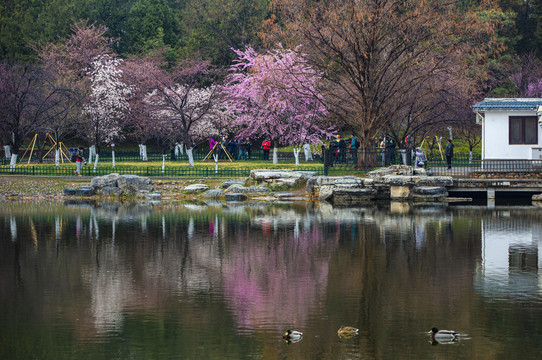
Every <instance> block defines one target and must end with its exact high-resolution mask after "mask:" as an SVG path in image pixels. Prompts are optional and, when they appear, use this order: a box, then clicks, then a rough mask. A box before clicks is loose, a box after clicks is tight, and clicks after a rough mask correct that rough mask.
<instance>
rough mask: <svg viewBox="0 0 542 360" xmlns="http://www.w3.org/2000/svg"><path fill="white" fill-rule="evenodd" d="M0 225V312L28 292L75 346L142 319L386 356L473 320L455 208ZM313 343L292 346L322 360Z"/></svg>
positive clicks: (475, 256)
mask: <svg viewBox="0 0 542 360" xmlns="http://www.w3.org/2000/svg"><path fill="white" fill-rule="evenodd" d="M433 210H434V209H433ZM0 216H1V217H3V219H4V220H3V221H0V234H2V237H3V239H4V240H2V241H1V243H0V244H1V250H2V254H10V255H9V256H6V255H3V257H4V258H5V259H4V260H5V261H3V262H2V265H0V266H1V268H2V270H7V269H10V270H9V271H2V272H1V274H0V279H2V283H3V284H10V286H8V287H6V291H5V292H2V293H1V294H0V300H1V301H2V303H5V302H6V301H7V300H6V299H7V297H9V296H14V294H15V296H16V294H17V293H18V292H20V291H21V290H20V289H24V291H25V292H26V293H36V292H37V295H36V296H35V297H33V298H32V299H29V298H26V297H25V301H27V302H31V303H30V304H28V305H29V308H30V309H33V311H34V312H36V313H39V314H41V315H40V316H45V317H47V316H51V317H54V316H59V312H61V314H62V315H61V316H63V317H66V318H67V319H69V320H70V321H71V323H72V324H73V327H74V328H75V329H76V333H79V336H80V337H82V338H85V337H89V336H90V337H92V336H96V335H99V334H105V333H108V332H118V331H123V328H125V327H126V321H127V318H129V317H130V316H135V314H137V313H141V312H146V313H148V314H152V316H154V317H156V318H160V319H165V318H168V317H170V316H171V315H172V314H174V316H176V317H177V319H176V323H177V324H179V325H178V326H182V327H186V328H187V329H193V328H199V329H213V328H215V327H216V323H219V324H221V325H220V326H225V327H233V328H235V329H237V331H238V332H241V333H252V334H257V333H278V332H280V331H282V330H283V329H284V328H286V327H289V326H295V327H296V328H299V329H300V330H306V331H308V332H309V333H311V332H312V333H318V334H321V336H322V337H325V336H329V337H330V338H335V337H336V334H335V332H336V329H337V328H338V327H339V326H340V325H342V324H350V325H357V326H358V327H360V328H361V329H362V333H361V334H360V336H359V337H358V338H356V339H354V340H353V341H354V342H357V347H356V349H358V351H362V350H361V349H363V353H365V354H366V355H367V356H373V357H393V356H394V355H397V356H399V355H400V354H394V353H393V352H394V351H399V350H398V349H395V348H389V347H387V346H386V342H387V341H395V339H394V338H393V337H394V336H395V334H396V333H397V332H406V333H409V332H412V329H417V330H419V329H422V330H425V328H426V327H428V326H432V325H433V323H449V322H450V321H451V320H452V319H453V321H454V323H455V324H460V325H461V324H469V323H472V322H475V321H478V320H479V319H474V318H472V316H476V315H473V314H471V312H470V311H465V309H470V308H474V307H475V306H476V300H474V299H475V297H473V291H474V290H473V289H474V286H473V274H475V273H476V266H477V264H478V262H479V260H480V259H481V254H482V250H481V245H480V229H481V224H480V219H479V218H476V217H473V216H472V212H469V211H468V210H464V211H463V210H454V211H449V210H446V209H440V210H439V212H437V213H435V212H434V211H432V210H431V209H430V211H424V209H422V208H420V209H415V210H411V211H410V212H408V213H401V212H398V213H394V212H391V211H390V209H389V208H387V207H384V208H376V207H368V208H356V209H333V208H330V207H327V206H320V207H318V206H316V207H314V206H308V207H305V206H293V207H290V206H266V205H253V206H239V205H231V206H224V205H221V204H214V205H212V206H205V205H203V206H200V205H198V206H183V205H164V206H155V205H145V204H128V205H124V206H119V205H117V204H113V205H111V204H107V205H102V206H87V205H84V204H74V205H73V206H70V207H59V208H55V209H52V210H51V209H48V208H46V207H44V208H43V209H41V210H40V209H39V206H38V207H37V208H33V209H32V210H31V212H30V214H28V213H26V212H25V211H23V210H21V209H19V208H17V207H16V206H12V207H11V208H10V207H7V208H4V209H3V210H2V212H1V213H0ZM484 219H485V218H484ZM484 221H486V220H484ZM4 234H7V235H8V236H7V237H5V236H4ZM11 269H18V270H16V271H15V272H14V271H13V270H11ZM8 274H9V275H8ZM9 276H12V277H15V278H18V279H19V280H17V281H13V280H12V278H8V277H9ZM74 294H77V295H76V296H77V297H78V299H74V298H73V296H74ZM345 294H347V296H345ZM21 296H22V295H21ZM75 300H77V301H75ZM181 303H182V304H183V305H182V308H183V309H184V310H183V311H179V304H181ZM59 309H62V310H59ZM442 309H446V312H445V313H443V311H442ZM85 314H90V316H86V315H85ZM130 314H134V315H130ZM225 324H228V325H225ZM463 326H464V327H466V326H467V325H463ZM390 327H393V329H394V330H393V331H390V329H389V328H390ZM367 329H370V330H371V331H366V330H367ZM205 331H210V330H205ZM364 331H365V332H364ZM184 333H185V334H186V332H184ZM188 333H190V331H188ZM187 336H190V335H187ZM322 337H319V338H314V337H307V338H306V339H304V341H305V342H315V343H316V342H321V343H320V344H319V345H318V347H319V348H320V349H321V348H322V347H324V348H325V347H330V348H329V349H328V350H327V351H329V352H331V351H332V349H331V346H332V344H333V343H332V342H331V341H328V340H323V338H322ZM188 346H189V345H188ZM412 346H414V347H417V346H418V345H416V344H413V345H412ZM419 346H423V345H419ZM394 349H395V350H394ZM486 350H487V349H486Z"/></svg>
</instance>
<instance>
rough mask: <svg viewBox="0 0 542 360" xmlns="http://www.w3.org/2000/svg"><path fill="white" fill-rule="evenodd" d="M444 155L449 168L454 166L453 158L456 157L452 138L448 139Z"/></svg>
mask: <svg viewBox="0 0 542 360" xmlns="http://www.w3.org/2000/svg"><path fill="white" fill-rule="evenodd" d="M444 155H445V156H446V163H447V164H448V169H451V168H452V158H453V157H454V143H453V142H452V139H448V145H446V149H444Z"/></svg>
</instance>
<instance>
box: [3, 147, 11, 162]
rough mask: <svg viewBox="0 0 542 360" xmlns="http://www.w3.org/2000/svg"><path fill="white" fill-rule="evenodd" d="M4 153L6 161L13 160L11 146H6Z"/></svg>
mask: <svg viewBox="0 0 542 360" xmlns="http://www.w3.org/2000/svg"><path fill="white" fill-rule="evenodd" d="M4 152H5V153H6V154H5V156H6V160H7V159H11V145H4Z"/></svg>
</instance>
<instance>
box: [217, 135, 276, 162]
mask: <svg viewBox="0 0 542 360" xmlns="http://www.w3.org/2000/svg"><path fill="white" fill-rule="evenodd" d="M260 148H261V150H262V153H263V160H269V150H270V149H271V141H269V140H268V139H265V140H264V141H262V145H261V146H260ZM209 150H211V151H213V152H214V151H217V152H218V154H219V159H222V158H224V155H225V150H227V151H228V153H229V155H230V156H231V157H232V158H233V159H237V160H241V158H243V160H250V158H251V156H252V142H251V141H250V139H249V138H248V137H246V138H241V139H239V141H237V140H236V139H234V138H232V139H228V138H222V140H221V142H217V141H216V140H215V139H214V138H210V139H209Z"/></svg>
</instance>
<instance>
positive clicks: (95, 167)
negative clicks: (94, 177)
mask: <svg viewBox="0 0 542 360" xmlns="http://www.w3.org/2000/svg"><path fill="white" fill-rule="evenodd" d="M95 155H96V160H94V168H93V169H92V171H94V172H96V170H97V169H98V159H99V158H100V155H98V154H95Z"/></svg>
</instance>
